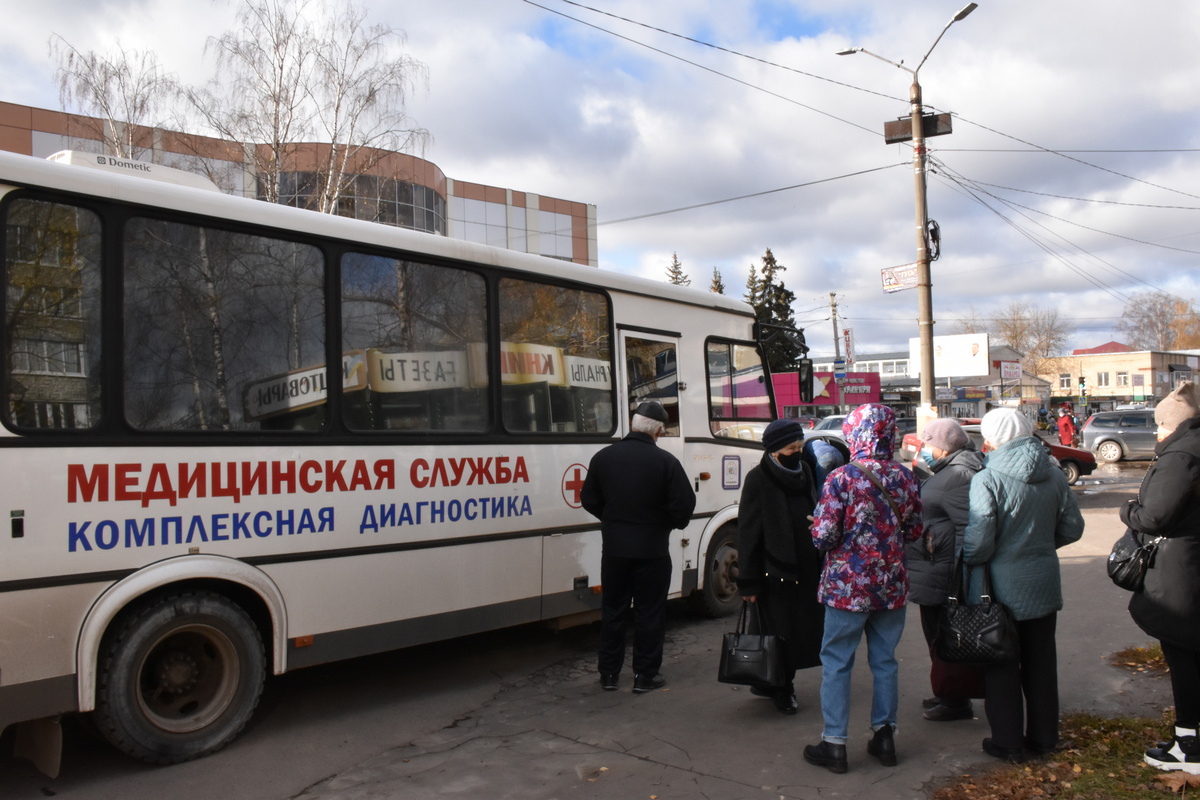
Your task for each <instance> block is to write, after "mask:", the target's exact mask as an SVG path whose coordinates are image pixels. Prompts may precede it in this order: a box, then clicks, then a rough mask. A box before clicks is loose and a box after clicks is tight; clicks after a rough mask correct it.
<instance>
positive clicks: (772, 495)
mask: <svg viewBox="0 0 1200 800" xmlns="http://www.w3.org/2000/svg"><path fill="white" fill-rule="evenodd" d="M803 446H804V428H803V426H802V425H801V424H800V423H799V422H798V421H796V420H790V419H777V420H775V421H774V422H772V423H771V424H770V425H768V426H767V429H766V431H764V432H763V449H764V450H765V451H766V452H764V453H763V457H762V460H761V461H759V463H758V466H756V467H754V469H752V470H750V472H749V473H748V474H747V475H746V482H745V484H744V485H743V487H742V499H741V505H740V507H739V509H738V539H737V541H738V591H739V592H740V593H741V595H742V598H743V599H744V600H745V601H746V602H749V603H755V602H757V603H758V607H759V609H760V610H761V611H762V616H763V618H764V622H765V625H766V628H767V631H768V632H769V633H771V634H774V635H775V636H779V637H782V638H783V640H784V656H785V672H786V674H787V677H788V683H787V684H786V685H785V686H784V687H783V688H781V689H778V690H776V691H774V692H773V693H772V694H771V697H772V699H773V700H774V701H775V707H776V708H778V709H779V710H780V711H781V712H783V713H784V714H795V713H796V711H797V709H798V704H797V701H796V690H795V688H794V687H793V685H792V679H793V678H794V677H795V674H796V670H797V669H807V668H809V667H817V666H820V664H821V636H822V634H823V632H824V619H825V609H824V607H823V606H822V605H821V604H820V603H818V602H817V582H818V580H819V579H820V577H821V566H822V563H823V561H822V557H821V553H820V552H819V551H818V550H817V549H816V547H814V546H813V542H812V535H811V534H810V533H809V524H810V520H809V517H810V516H811V515H812V513H813V509H814V508H816V505H817V496H818V493H819V491H820V487H819V486H817V485H816V481H815V479H814V477H813V470H812V467H811V466H810V465H809V464H808V463H806V462H805V461H804V460H803V458H802V449H803ZM763 693H764V692H762V691H755V694H763Z"/></svg>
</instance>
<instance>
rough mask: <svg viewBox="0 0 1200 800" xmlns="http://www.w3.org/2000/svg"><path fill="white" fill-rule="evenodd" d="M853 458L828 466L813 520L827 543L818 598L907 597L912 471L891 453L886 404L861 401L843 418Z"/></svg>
mask: <svg viewBox="0 0 1200 800" xmlns="http://www.w3.org/2000/svg"><path fill="white" fill-rule="evenodd" d="M842 433H843V435H844V436H845V438H846V444H847V446H848V447H849V448H850V457H851V463H849V464H846V465H845V466H842V467H838V468H837V469H835V470H834V471H833V472H831V473H829V478H828V480H827V481H826V482H825V486H824V488H823V489H822V490H821V499H820V502H818V503H817V508H816V511H815V513H814V520H813V526H812V536H813V543H814V544H815V545H816V546H817V549H818V550H823V551H825V568H824V570H823V571H822V573H821V584H820V588H819V589H818V592H817V599H819V600H820V601H821V602H822V603H824V604H825V605H827V606H830V607H832V608H837V609H841V610H844V611H858V612H869V611H884V610H891V609H897V608H903V607H904V606H905V605H906V604H907V603H908V571H907V570H906V568H905V563H904V543H905V542H906V541H908V542H911V541H913V540H915V539H919V538H920V537H921V532H922V530H923V527H922V523H921V496H920V490H919V486H918V484H917V479H916V478H914V477H913V474H912V473H911V472H909V471H908V470H907V469H906V468H905V467H903V466H901V465H900V464H898V463H896V461H895V459H893V458H892V445H893V443H894V441H895V435H896V417H895V413H894V412H893V411H892V410H891V409H890V408H888V407H887V406H885V405H881V404H878V403H869V404H867V405H863V406H859V407H858V408H857V409H855V410H854V412H853V413H851V414H850V415H849V416H847V417H846V419H845V420H843V422H842ZM856 461H857V462H860V463H861V464H862V465H863V466H865V467H867V468H869V469H870V470H871V471H873V472H874V473H875V475H876V476H878V478H879V481H880V482H881V483H882V484H883V487H884V491H886V492H887V493H888V494H889V495H890V497H891V499H892V503H894V504H895V506H896V510H895V511H893V510H892V506H891V504H889V503H888V501H887V500H886V499H885V498H884V497H883V495H882V494H881V493H880V491H879V489H877V488H876V487H875V484H874V483H873V482H872V481H871V480H870V478H868V477H867V474H866V472H865V471H863V470H862V469H860V468H859V467H858V466H857V465H856V464H855V463H854V462H856Z"/></svg>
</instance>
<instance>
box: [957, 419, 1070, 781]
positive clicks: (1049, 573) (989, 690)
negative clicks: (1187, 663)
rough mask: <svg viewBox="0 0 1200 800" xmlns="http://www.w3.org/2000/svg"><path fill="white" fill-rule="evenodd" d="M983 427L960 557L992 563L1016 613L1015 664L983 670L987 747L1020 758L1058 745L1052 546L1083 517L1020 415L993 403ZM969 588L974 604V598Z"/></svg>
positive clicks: (1001, 592)
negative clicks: (981, 461)
mask: <svg viewBox="0 0 1200 800" xmlns="http://www.w3.org/2000/svg"><path fill="white" fill-rule="evenodd" d="M980 429H981V431H982V433H983V439H984V448H985V450H986V451H988V452H987V458H986V460H985V463H984V468H983V470H982V471H981V472H979V473H978V474H976V475H975V477H974V478H973V479H972V480H971V492H970V517H969V520H968V522H967V528H966V530H965V531H964V533H963V560H964V561H965V562H966V563H967V564H988V565H989V569H990V571H991V584H992V597H993V598H994V599H995V600H997V601H999V602H1000V603H1002V604H1003V605H1005V606H1007V607H1008V609H1009V611H1011V612H1012V615H1013V618H1014V619H1015V620H1016V627H1017V634H1018V638H1019V640H1020V656H1019V657H1018V658H1017V659H1016V660H1014V661H1011V662H1009V663H1006V664H1000V665H996V666H989V667H987V668H986V669H985V672H984V686H985V692H986V696H985V698H984V710H985V712H986V713H987V719H988V724H989V725H990V726H991V733H992V735H991V736H990V737H988V738H986V739H984V740H983V750H984V752H985V753H987V754H988V755H991V756H994V757H996V758H999V759H1002V760H1005V761H1010V762H1021V761H1024V760H1025V759H1026V758H1028V757H1029V756H1031V755H1033V756H1041V755H1046V754H1048V753H1051V752H1053V751H1054V750H1055V749H1057V747H1058V744H1059V742H1058V650H1057V647H1056V644H1055V631H1056V625H1057V619H1058V611H1059V609H1061V608H1062V607H1063V596H1062V575H1061V572H1060V571H1059V565H1058V554H1057V552H1056V550H1057V549H1058V548H1060V547H1063V546H1065V545H1068V544H1070V543H1071V542H1075V541H1078V540H1079V538H1080V537H1081V536H1082V535H1083V516H1082V515H1081V514H1080V513H1079V505H1078V504H1077V503H1076V502H1075V496H1074V495H1073V494H1072V493H1071V487H1070V486H1068V485H1067V479H1066V478H1065V477H1064V476H1063V473H1062V470H1060V469H1059V468H1058V467H1056V466H1055V465H1054V464H1053V462H1051V461H1050V457H1049V455H1048V454H1047V452H1046V448H1045V446H1044V445H1043V444H1042V441H1041V440H1040V439H1038V438H1037V437H1036V436H1034V435H1033V425H1032V423H1031V422H1030V421H1029V419H1028V418H1027V417H1026V416H1025V415H1024V414H1022V413H1020V412H1019V411H1017V410H1016V409H1012V408H997V409H993V410H992V411H989V412H988V413H987V414H985V415H984V417H983V421H982V422H981V424H980ZM975 583H976V581H972V585H973V586H974V584H975ZM971 591H972V595H971V598H970V600H969V602H977V601H978V597H979V595H978V592H977V591H975V589H972V590H971Z"/></svg>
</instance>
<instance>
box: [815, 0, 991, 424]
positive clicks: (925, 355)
mask: <svg viewBox="0 0 1200 800" xmlns="http://www.w3.org/2000/svg"><path fill="white" fill-rule="evenodd" d="M977 7H978V4H977V3H968V4H967V5H965V6H964V7H963V8H962V10H961V11H959V12H958V13H957V14H955V15H954V16H953V17H951V19H950V21H949V22H947V23H946V26H945V27H944V28H942V32H941V33H939V34H938V36H937V38H936V39H934V40H933V44H931V45H930V46H929V49H928V50H926V51H925V56H924V57H923V58H922V59H921V61H920V63H918V64H917V68H916V69H909V68H908V67H906V66H904V65H903V64H897V63H896V62H895V61H892V60H891V59H887V58H884V57H883V56H881V55H878V54H876V53H872V52H871V51H870V50H867V49H865V48H862V47H850V48H847V49H845V50H839V51H838V55H840V56H848V55H853V54H855V53H866V54H867V55H869V56H873V57H874V58H877V59H879V60H880V61H885V62H887V63H888V64H891V65H892V66H894V67H898V68H900V69H902V70H904V71H906V72H910V73H912V76H913V82H912V87H911V88H910V89H909V90H908V99H909V112H910V117H911V120H912V143H913V180H914V184H915V185H914V190H915V196H916V226H917V324H918V334H919V336H920V355H921V408H920V409H919V410H918V411H917V421H918V425H919V426H920V427H924V423H925V421H926V420H929V419H933V418H934V417H936V416H937V411H936V409H935V407H934V389H933V384H934V374H933V278H932V275H931V273H930V269H929V234H928V224H929V211H928V206H927V205H926V184H925V163H926V152H925V125H924V120H923V118H922V113H921V109H922V107H923V106H922V103H921V83H920V80H919V78H918V73H919V72H920V71H921V67H923V66H924V65H925V60H926V59H928V58H929V54H930V53H932V52H933V48H935V47H937V43H938V42H940V41H941V40H942V37H943V36H944V35H945V34H946V31H948V30H949V29H950V26H951V25H953V24H954V23H956V22H958V21H959V20H961V19H963V18H964V17H966V16H967V15H968V14H970V13H971V12H972V11H974V10H975V9H976V8H977Z"/></svg>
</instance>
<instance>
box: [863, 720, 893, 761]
mask: <svg viewBox="0 0 1200 800" xmlns="http://www.w3.org/2000/svg"><path fill="white" fill-rule="evenodd" d="M894 733H895V731H894V730H893V728H892V726H891V725H884V726H883V727H882V728H880V729H879V730H877V731H875V735H874V736H872V737H871V741H869V742H867V752H868V753H870V754H871V755H873V756H875V757H876V758H878V759H879V763H880V764H883V765H884V766H885V767H894V766H896V740H895V739H894V738H893V734H894Z"/></svg>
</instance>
